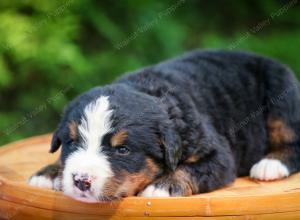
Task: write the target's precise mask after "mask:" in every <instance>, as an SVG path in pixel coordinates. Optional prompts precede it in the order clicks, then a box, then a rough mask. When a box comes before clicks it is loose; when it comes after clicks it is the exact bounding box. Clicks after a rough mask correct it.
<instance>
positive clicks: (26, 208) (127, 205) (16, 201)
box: [0, 135, 300, 220]
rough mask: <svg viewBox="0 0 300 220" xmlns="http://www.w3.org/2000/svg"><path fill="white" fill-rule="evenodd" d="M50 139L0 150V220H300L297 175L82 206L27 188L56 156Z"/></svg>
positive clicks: (299, 176)
mask: <svg viewBox="0 0 300 220" xmlns="http://www.w3.org/2000/svg"><path fill="white" fill-rule="evenodd" d="M50 138H51V136H50V135H44V136H39V137H33V138H29V139H26V140H22V141H19V142H15V143H12V144H8V145H6V146H4V147H1V148H0V219H22V220H26V219H30V220H31V219H64V220H67V219H72V220H73V219H124V218H125V217H126V218H127V219H211V217H215V218H214V219H272V220H273V219H300V174H296V175H293V176H291V177H289V178H287V179H284V180H281V181H275V182H257V181H252V180H250V179H248V178H239V179H238V180H237V181H236V182H235V183H234V184H233V185H232V186H229V187H226V188H224V189H221V190H218V191H215V192H212V193H206V194H201V195H196V196H192V197H179V198H151V199H149V198H141V197H129V198H126V199H124V200H122V201H121V202H113V203H104V202H103V203H98V204H87V203H81V202H78V201H75V200H72V199H70V198H68V197H65V196H64V195H63V194H62V193H61V192H55V191H51V190H45V189H38V188H34V187H31V186H28V185H27V184H26V181H27V179H28V177H29V176H30V175H31V174H32V173H33V172H35V171H37V170H38V169H39V168H40V167H42V166H44V165H46V164H48V163H51V162H53V161H54V160H55V159H56V158H57V157H58V154H54V155H52V154H48V153H47V151H48V148H49V142H50Z"/></svg>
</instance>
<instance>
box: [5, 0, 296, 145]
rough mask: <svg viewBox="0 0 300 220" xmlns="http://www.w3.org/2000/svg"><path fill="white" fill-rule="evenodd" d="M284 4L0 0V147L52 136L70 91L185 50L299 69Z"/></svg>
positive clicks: (292, 9)
mask: <svg viewBox="0 0 300 220" xmlns="http://www.w3.org/2000/svg"><path fill="white" fill-rule="evenodd" d="M299 27H300V10H299V3H298V0H291V1H273V0H266V1H258V0H257V1H253V0H248V1H233V0H232V1H222V0H218V1H193V0H177V1H176V0H175V1H170V0H167V1H148V0H145V1H136V0H127V1H122V2H117V1H96V0H94V1H92V0H66V1H58V0H53V1H37V0H26V1H17V0H2V1H1V2H0V33H1V35H0V106H1V108H0V144H3V143H7V142H10V141H13V140H17V139H21V138H24V137H27V136H31V135H37V134H42V133H46V132H51V131H53V130H54V129H55V126H56V124H57V123H58V121H59V118H60V116H61V112H62V109H63V107H64V105H65V104H66V103H68V102H69V101H70V100H71V99H72V98H73V97H75V96H76V95H78V94H79V93H81V92H84V91H86V90H88V89H89V88H91V87H94V86H97V85H103V84H106V83H109V82H111V81H112V80H113V79H115V78H116V77H117V76H119V75H120V74H122V73H124V72H126V71H130V70H134V69H136V68H140V67H143V66H145V65H150V64H152V63H156V62H158V61H161V60H163V59H166V58H169V57H172V56H175V55H177V54H180V53H182V52H184V51H187V50H190V49H194V48H208V47H209V48H211V47H213V48H217V47H220V48H228V49H246V50H250V51H254V52H257V53H261V54H264V55H268V56H271V57H274V58H277V59H279V60H281V61H282V62H283V63H286V64H288V65H290V66H291V67H292V69H293V70H294V71H295V72H296V73H298V74H300V62H299V46H300V29H299Z"/></svg>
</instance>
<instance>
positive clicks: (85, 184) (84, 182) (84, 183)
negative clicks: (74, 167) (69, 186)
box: [73, 175, 91, 192]
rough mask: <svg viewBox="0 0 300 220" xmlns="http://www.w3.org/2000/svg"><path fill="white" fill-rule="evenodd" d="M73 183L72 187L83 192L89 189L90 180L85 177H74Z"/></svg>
mask: <svg viewBox="0 0 300 220" xmlns="http://www.w3.org/2000/svg"><path fill="white" fill-rule="evenodd" d="M73 181H74V185H75V186H76V187H77V188H78V189H80V190H81V191H83V192H84V191H87V190H89V189H90V188H91V180H89V179H88V178H87V177H81V178H76V176H75V175H74V176H73Z"/></svg>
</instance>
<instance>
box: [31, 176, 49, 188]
mask: <svg viewBox="0 0 300 220" xmlns="http://www.w3.org/2000/svg"><path fill="white" fill-rule="evenodd" d="M28 184H29V185H31V186H35V187H39V188H46V189H53V185H54V181H52V180H51V179H50V178H49V177H46V176H32V177H31V178H30V179H29V181H28Z"/></svg>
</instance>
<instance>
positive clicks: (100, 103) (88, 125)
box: [63, 96, 113, 202]
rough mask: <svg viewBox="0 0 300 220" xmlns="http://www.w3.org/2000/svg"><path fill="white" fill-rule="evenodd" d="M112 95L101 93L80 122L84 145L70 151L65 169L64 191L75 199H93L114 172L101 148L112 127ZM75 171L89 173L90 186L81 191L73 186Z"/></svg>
mask: <svg viewBox="0 0 300 220" xmlns="http://www.w3.org/2000/svg"><path fill="white" fill-rule="evenodd" d="M109 107H110V106H109V99H108V97H107V96H101V97H99V98H98V99H97V100H96V101H94V102H91V103H90V104H88V105H87V106H86V107H85V109H84V116H83V117H82V118H81V123H80V125H79V126H78V130H79V134H80V135H81V137H82V139H83V142H82V143H80V145H81V148H79V149H78V150H77V151H75V152H73V153H71V154H70V155H69V156H68V158H67V160H66V163H65V168H64V171H63V191H64V193H65V194H66V195H69V196H71V197H73V198H75V199H78V200H82V199H84V200H85V201H86V202H88V201H90V202H94V201H97V200H96V199H97V198H98V197H99V196H100V197H101V195H102V189H103V186H104V184H105V182H106V181H107V179H108V178H109V177H111V176H113V172H112V169H111V166H110V163H109V161H108V160H107V156H106V155H105V154H103V152H101V141H102V138H103V136H104V135H105V134H107V133H108V132H110V131H111V129H112V128H111V115H112V112H113V110H111V109H109ZM73 175H78V176H79V177H80V176H81V175H87V176H88V177H89V178H90V179H91V180H92V183H91V189H90V190H89V191H88V192H81V191H80V190H79V189H78V188H76V187H75V186H74V181H73Z"/></svg>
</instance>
